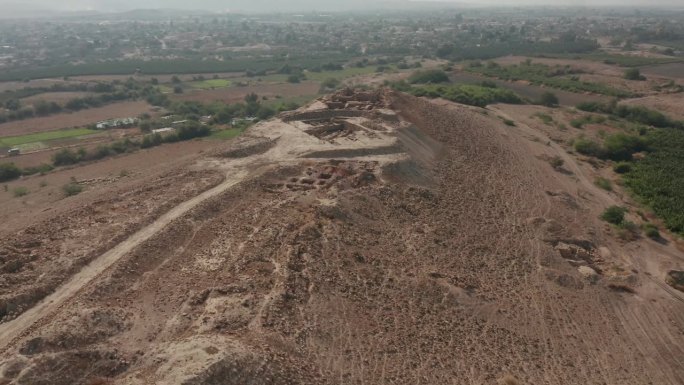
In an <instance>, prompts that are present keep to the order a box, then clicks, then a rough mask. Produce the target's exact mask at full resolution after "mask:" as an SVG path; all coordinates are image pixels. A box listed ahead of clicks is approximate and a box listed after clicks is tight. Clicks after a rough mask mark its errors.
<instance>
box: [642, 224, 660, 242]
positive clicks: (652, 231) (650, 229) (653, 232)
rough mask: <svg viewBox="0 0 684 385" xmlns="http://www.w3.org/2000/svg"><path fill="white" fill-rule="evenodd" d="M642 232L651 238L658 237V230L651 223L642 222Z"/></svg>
mask: <svg viewBox="0 0 684 385" xmlns="http://www.w3.org/2000/svg"><path fill="white" fill-rule="evenodd" d="M644 234H646V236H647V237H649V238H651V239H659V238H660V231H658V227H657V226H656V225H654V224H653V223H646V224H644Z"/></svg>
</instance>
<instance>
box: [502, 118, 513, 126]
mask: <svg viewBox="0 0 684 385" xmlns="http://www.w3.org/2000/svg"><path fill="white" fill-rule="evenodd" d="M503 122H504V124H505V125H507V126H511V127H515V122H514V121H512V120H510V119H504V120H503Z"/></svg>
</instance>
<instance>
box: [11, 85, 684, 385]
mask: <svg viewBox="0 0 684 385" xmlns="http://www.w3.org/2000/svg"><path fill="white" fill-rule="evenodd" d="M319 102H320V103H319V104H317V105H320V104H323V107H321V108H316V109H303V110H301V111H298V112H297V113H296V114H291V115H288V117H289V118H287V119H280V120H273V121H270V122H264V123H262V124H260V125H257V126H255V127H253V128H251V129H250V130H249V131H248V133H247V135H250V137H251V138H264V140H270V141H273V144H271V145H269V147H268V148H263V149H260V150H259V151H251V150H247V151H246V152H245V153H244V154H245V155H244V156H241V157H232V158H222V157H212V159H211V160H207V162H211V164H212V165H214V166H216V167H223V170H224V171H225V172H226V176H227V180H231V181H232V184H230V185H226V186H227V187H226V188H225V189H222V190H216V191H215V193H214V194H211V195H208V196H207V197H206V199H205V200H203V201H201V202H199V203H198V204H197V205H195V206H193V208H192V209H189V210H188V211H187V212H185V214H184V215H181V216H178V217H177V218H176V219H175V220H173V221H170V222H169V223H168V224H167V225H166V226H164V227H162V228H160V229H159V231H158V232H156V233H155V234H154V235H153V236H151V237H149V238H147V239H145V240H144V241H142V242H140V244H138V245H137V247H135V248H133V249H132V250H131V251H130V252H129V253H126V254H125V255H124V256H122V257H121V259H120V260H118V262H117V263H116V264H114V265H113V266H112V267H111V268H110V269H108V270H106V271H104V272H103V273H102V274H101V275H99V276H97V277H96V279H93V280H92V281H90V282H89V283H88V284H87V285H84V286H83V287H82V288H80V290H79V291H78V292H77V293H76V294H75V295H74V296H73V297H72V298H69V300H68V301H67V302H65V304H64V306H63V307H61V308H60V309H57V310H55V311H54V312H53V313H51V314H50V317H48V318H45V319H42V320H41V321H40V322H39V324H40V325H41V326H42V327H40V328H34V329H31V330H28V331H27V332H26V336H25V338H21V339H19V340H20V343H19V344H17V346H16V347H14V346H9V347H8V349H7V351H6V352H5V357H6V359H5V360H4V362H5V364H4V365H3V366H2V367H0V373H1V374H2V376H3V379H4V380H5V382H7V383H15V384H23V383H45V382H44V381H46V379H47V378H49V375H50V374H54V373H60V372H59V368H58V367H57V365H56V361H57V360H62V362H66V363H67V364H69V365H70V366H69V370H65V371H64V372H65V373H66V374H64V376H65V378H67V379H68V380H69V381H70V382H69V383H73V384H87V383H88V382H89V381H104V380H111V381H112V382H113V383H117V384H131V385H140V384H178V383H182V384H192V385H194V384H238V383H239V384H251V383H253V384H385V383H392V384H442V383H451V382H453V381H454V379H458V380H456V381H457V382H459V383H461V382H462V383H477V384H495V383H497V382H500V383H525V384H547V385H552V384H554V385H555V384H558V383H563V384H582V385H584V384H587V383H606V384H619V383H635V384H636V383H649V382H652V383H663V384H679V383H682V381H684V370H683V369H682V366H681V363H679V361H678V360H679V358H678V357H681V356H682V354H684V348H683V346H684V343H682V342H684V341H682V337H681V332H680V331H681V327H682V325H684V316H682V314H684V312H683V311H682V310H684V303H683V302H680V301H678V300H677V298H676V297H672V296H671V295H670V294H669V292H667V291H665V290H664V289H662V288H661V287H660V286H658V285H657V283H652V282H654V281H653V280H652V278H653V277H648V276H646V274H641V273H640V271H639V270H640V269H641V267H640V266H639V265H630V264H629V261H630V254H629V253H630V252H634V250H646V248H647V247H655V246H652V245H650V244H646V243H641V244H639V245H640V246H641V247H636V244H632V245H631V246H630V245H627V246H625V245H623V244H620V243H617V242H615V241H613V240H611V239H610V238H609V237H608V236H606V231H604V230H603V229H604V227H603V224H602V223H601V222H600V220H599V219H598V215H597V214H596V212H600V210H601V209H602V208H603V207H605V206H608V205H609V202H607V201H605V198H604V197H603V196H602V195H600V192H597V191H596V190H594V189H593V184H592V183H591V182H588V183H587V182H586V181H583V180H582V179H580V178H581V177H582V176H583V175H582V174H581V173H580V172H578V171H577V169H575V168H572V169H573V173H572V174H564V173H558V172H556V171H555V170H554V169H553V168H552V167H549V165H548V164H547V163H546V162H544V161H541V160H540V155H550V154H551V153H552V151H554V149H553V148H552V147H550V146H547V145H545V144H543V143H544V142H541V141H532V140H529V139H528V138H527V136H526V135H527V134H528V133H526V132H521V131H518V130H522V128H519V127H518V128H512V127H509V126H506V125H505V124H503V123H502V122H501V120H500V119H498V118H493V117H489V116H485V115H484V114H480V113H478V112H477V111H476V110H474V109H471V108H466V107H463V106H459V105H455V104H442V105H437V104H434V103H431V102H429V101H427V100H423V99H418V98H414V97H411V96H408V95H404V94H392V93H387V92H378V93H354V92H352V93H350V92H349V91H343V92H341V93H340V94H337V95H334V96H331V97H328V98H325V99H324V100H323V101H319ZM324 102H327V104H326V103H324ZM351 102H358V103H361V104H351V105H350V104H348V103H351ZM340 103H344V105H341V104H340ZM369 106H370V107H369ZM369 108H370V109H369ZM378 110H383V112H382V116H380V115H376V114H375V112H376V111H378ZM385 110H387V111H385ZM330 111H343V112H345V113H342V114H336V115H335V116H333V117H330V116H329V115H327V114H329V113H330ZM359 111H360V112H363V114H364V115H363V116H361V115H357V114H356V112H359ZM346 112H353V113H350V114H346ZM367 113H370V114H371V115H365V114H367ZM297 114H299V115H297ZM304 114H306V115H304ZM312 116H313V117H314V118H312ZM304 118H306V119H304ZM316 119H318V120H316ZM330 119H333V120H334V122H336V123H334V122H333V123H334V124H338V125H340V124H341V125H342V128H341V129H342V130H344V127H345V125H346V124H350V125H351V124H353V125H354V126H353V127H354V129H353V130H352V131H351V133H350V134H349V135H336V134H334V132H330V131H325V130H320V131H311V130H312V129H315V127H317V125H328V124H331V120H330ZM336 127H338V128H339V126H336ZM336 129H337V128H336ZM337 132H341V131H339V130H338V131H337ZM352 134H353V135H352ZM255 143H256V142H255ZM258 143H260V144H257V145H261V144H263V143H266V142H265V141H263V140H261V139H259V141H258ZM387 147H392V148H395V149H396V153H392V154H379V153H377V152H373V151H376V150H377V149H378V148H387ZM245 148H249V146H246V147H245ZM336 151H347V152H348V154H349V157H347V158H344V159H333V158H325V157H324V155H323V154H326V152H327V154H332V156H335V157H336V155H335V154H340V153H339V152H336ZM353 151H357V153H354V152H353ZM364 151H365V152H364ZM311 153H317V154H319V156H320V157H315V158H311V157H310V154H311ZM568 163H570V162H569V161H568ZM201 164H203V163H201ZM572 166H573V165H572V164H568V167H569V168H571V167H572ZM224 183H225V182H224ZM549 192H550V193H549ZM667 288H668V289H669V287H667ZM673 292H674V291H673ZM18 320H21V318H19V319H18ZM77 324H78V325H84V326H83V327H82V329H79V330H76V328H75V327H73V326H72V325H77ZM597 363H600V365H597ZM41 381H42V382H41Z"/></svg>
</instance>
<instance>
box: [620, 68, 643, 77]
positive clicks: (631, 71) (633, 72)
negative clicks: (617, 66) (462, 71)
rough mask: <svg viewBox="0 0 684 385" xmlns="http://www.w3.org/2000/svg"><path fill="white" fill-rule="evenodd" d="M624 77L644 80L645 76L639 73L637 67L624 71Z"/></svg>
mask: <svg viewBox="0 0 684 385" xmlns="http://www.w3.org/2000/svg"><path fill="white" fill-rule="evenodd" d="M625 79H627V80H646V78H645V77H643V76H642V75H641V72H640V71H639V69H638V68H630V69H628V70H627V71H625Z"/></svg>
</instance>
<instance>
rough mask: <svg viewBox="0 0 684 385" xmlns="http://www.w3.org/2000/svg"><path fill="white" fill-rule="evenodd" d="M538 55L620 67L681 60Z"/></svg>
mask: <svg viewBox="0 0 684 385" xmlns="http://www.w3.org/2000/svg"><path fill="white" fill-rule="evenodd" d="M539 57H549V58H558V59H574V60H582V59H583V60H592V61H597V62H603V63H606V64H614V65H618V66H620V67H641V66H647V65H655V64H667V63H679V62H682V61H683V60H682V59H681V58H676V57H673V58H667V57H642V56H628V55H616V54H609V53H605V52H596V53H586V54H555V55H540V56H539Z"/></svg>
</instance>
